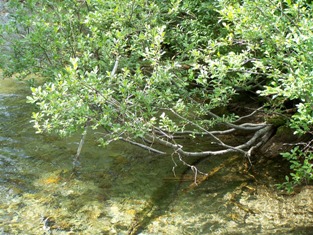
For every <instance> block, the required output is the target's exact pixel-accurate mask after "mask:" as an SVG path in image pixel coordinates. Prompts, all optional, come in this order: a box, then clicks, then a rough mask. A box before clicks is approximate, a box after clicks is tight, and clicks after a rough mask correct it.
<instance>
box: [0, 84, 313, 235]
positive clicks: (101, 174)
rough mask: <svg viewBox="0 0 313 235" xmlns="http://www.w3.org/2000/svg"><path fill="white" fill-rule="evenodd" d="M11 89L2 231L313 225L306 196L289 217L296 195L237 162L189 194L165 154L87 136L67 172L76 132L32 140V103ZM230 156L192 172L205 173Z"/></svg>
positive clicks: (2, 161) (1, 136) (6, 93)
mask: <svg viewBox="0 0 313 235" xmlns="http://www.w3.org/2000/svg"><path fill="white" fill-rule="evenodd" d="M3 84H4V83H3ZM12 84H13V83H12V82H7V84H5V85H6V87H7V89H4V86H2V88H1V89H0V93H1V94H0V111H1V112H0V146H1V147H0V234H242V233H248V234H251V233H259V234H273V233H276V234H286V233H287V232H288V233H289V234H290V233H291V234H292V233H293V232H294V233H295V234H307V233H306V232H307V231H309V230H308V229H310V228H307V227H308V226H312V220H313V219H312V213H311V214H310V213H306V212H307V211H310V210H311V212H312V211H313V210H312V209H313V208H312V205H313V203H312V198H311V196H308V197H306V196H307V194H308V195H310V192H311V191H308V192H307V194H306V191H303V192H302V195H301V194H300V196H299V197H298V198H297V200H298V201H297V205H299V204H300V205H301V206H302V207H301V208H302V209H301V208H300V210H301V211H302V212H303V213H302V214H301V213H298V214H296V213H294V214H293V215H290V213H288V210H289V209H290V207H288V205H289V204H290V205H292V209H293V212H295V211H298V210H299V208H298V207H297V206H295V205H294V204H292V201H293V200H295V198H292V197H288V198H285V197H283V196H279V195H277V194H275V193H273V192H272V191H271V190H270V189H269V188H267V187H265V186H258V185H257V184H256V183H255V181H254V179H253V178H251V177H249V176H248V175H247V174H244V173H240V172H241V170H240V169H241V166H240V165H242V162H243V161H242V158H239V159H240V160H237V161H236V162H235V163H232V164H230V165H229V166H228V167H227V168H225V169H224V168H222V169H221V170H220V171H219V172H218V173H216V174H215V175H213V176H212V177H210V178H209V179H208V180H207V181H204V182H203V183H202V184H201V185H199V187H196V188H194V189H190V188H189V185H190V184H192V182H193V175H192V172H189V171H188V170H186V168H185V167H184V166H179V167H178V168H177V171H176V173H177V176H178V177H177V178H175V177H174V175H173V173H172V167H173V163H172V161H171V159H170V157H169V156H158V155H152V154H149V153H147V152H145V151H142V150H140V149H138V148H136V147H134V146H129V145H125V143H116V144H113V145H111V146H109V147H108V148H106V149H102V148H99V147H98V146H97V143H95V141H94V138H93V136H89V139H87V141H86V144H85V146H84V148H83V152H82V159H81V168H80V170H79V172H78V174H75V175H74V174H73V172H72V156H73V155H74V154H75V151H76V148H77V145H78V141H79V138H80V136H79V135H78V136H77V137H72V138H68V139H65V140H64V139H59V138H57V137H55V136H43V135H35V134H34V130H33V129H32V127H31V124H30V123H29V117H30V116H31V111H32V107H31V106H30V105H27V104H25V98H24V96H25V92H19V91H17V90H14V86H11V85H12ZM13 85H14V84H13ZM12 87H13V88H12ZM227 158H229V156H224V157H212V158H209V159H207V160H205V161H202V162H201V163H200V164H199V167H200V168H201V169H202V170H206V171H208V172H209V171H210V169H213V168H214V167H216V166H218V165H219V164H221V163H223V162H224V161H225V159H227ZM186 189H187V190H186ZM308 190H309V189H308ZM288 200H289V201H288ZM273 205H275V206H274V207H273ZM266 207H267V208H266ZM304 207H306V209H303V208H304ZM304 217H305V218H304ZM308 220H310V221H311V223H310V222H308ZM304 221H306V222H304Z"/></svg>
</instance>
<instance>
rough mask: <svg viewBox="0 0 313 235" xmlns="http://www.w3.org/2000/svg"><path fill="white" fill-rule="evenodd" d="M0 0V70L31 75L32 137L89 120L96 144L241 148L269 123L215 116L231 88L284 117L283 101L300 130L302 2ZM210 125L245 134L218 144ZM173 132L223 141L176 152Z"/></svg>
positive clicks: (308, 63) (306, 126)
mask: <svg viewBox="0 0 313 235" xmlns="http://www.w3.org/2000/svg"><path fill="white" fill-rule="evenodd" d="M8 4H9V7H10V8H9V9H10V13H11V14H10V15H9V23H8V24H6V25H3V27H2V29H1V30H2V35H3V37H2V40H3V42H2V50H3V51H4V52H5V53H2V54H1V55H0V66H1V68H2V69H3V71H4V73H5V75H7V76H10V75H13V74H18V75H19V76H20V77H23V76H24V77H27V76H28V75H31V76H33V75H37V76H39V77H41V78H43V82H42V83H40V84H37V82H36V81H35V80H29V81H30V82H32V86H33V88H32V95H31V96H30V97H28V101H29V102H30V103H33V104H35V105H36V106H37V111H36V112H34V114H33V122H34V127H35V128H36V129H37V131H38V132H39V133H41V132H57V133H59V134H61V135H69V134H71V133H73V132H76V131H78V130H82V129H84V130H85V131H86V130H87V129H88V127H90V128H92V129H97V130H99V131H101V132H102V133H103V135H102V137H101V138H100V141H101V142H102V143H103V144H108V143H110V142H111V141H114V140H124V141H128V142H130V143H133V144H137V145H138V146H141V147H144V148H147V149H149V150H151V151H154V152H159V153H161V152H163V151H164V149H162V148H161V149H159V148H158V146H155V145H153V143H158V144H161V145H164V146H167V147H169V148H170V149H172V151H174V152H175V153H177V154H178V155H179V156H207V155H211V154H220V153H224V152H229V151H237V152H241V153H244V154H245V155H248V156H250V154H251V151H252V150H253V148H254V147H257V146H258V143H259V142H260V143H261V142H262V141H263V140H265V139H266V138H263V137H266V135H267V134H268V133H269V131H270V129H271V126H270V125H268V124H266V123H242V122H241V123H242V124H240V125H239V124H235V123H234V121H236V120H237V119H238V118H239V117H238V116H237V115H236V114H234V113H231V112H224V113H221V112H219V116H218V115H216V113H215V111H216V110H217V108H219V109H221V107H226V106H227V105H228V104H229V103H230V102H233V100H234V98H235V97H236V96H238V95H240V94H241V93H243V92H250V93H251V94H254V97H257V96H259V97H260V98H261V99H260V102H262V105H264V107H269V109H268V112H269V114H271V113H275V114H280V115H285V116H286V115H287V114H286V113H284V112H286V107H285V104H286V102H287V101H293V102H294V104H295V106H294V108H295V109H294V110H293V112H292V115H287V117H288V122H287V123H288V124H289V125H290V126H291V127H292V128H294V130H295V132H296V133H298V134H304V133H308V132H310V131H311V128H312V124H313V118H312V114H313V113H312V112H313V111H312V107H313V96H312V94H313V93H312V91H313V73H312V71H313V69H312V67H313V61H312V60H313V59H312V58H313V57H312V53H313V21H312V5H310V4H309V3H308V1H302V0H260V1H246V0H242V1H239V0H215V1H201V0H196V1H193V0H186V1H181V0H171V1H157V0H155V1H146V0H132V1H129V0H127V1H126V0H117V1H110V0H109V1H108V0H82V1H81V0H74V1H73V0H71V1H69V0H64V1H37V0H30V1H23V2H20V1H9V3H8ZM28 78H29V76H28ZM241 120H242V119H241ZM218 123H221V124H223V125H224V126H225V128H226V129H225V128H224V129H223V131H224V133H223V134H225V133H230V132H231V131H233V130H244V131H248V132H253V133H254V134H253V135H252V138H251V139H249V140H247V142H246V143H244V144H241V145H238V146H230V145H228V144H226V143H224V142H223V141H221V139H220V138H218V137H217V136H216V134H217V133H216V132H212V131H211V130H212V127H214V126H215V125H216V124H218ZM227 128H230V129H227ZM209 130H210V131H209ZM180 134H181V135H187V136H188V135H189V136H190V137H191V138H195V137H196V136H204V135H208V136H210V138H211V139H213V141H214V142H215V144H216V143H217V145H219V146H220V147H223V148H222V150H218V151H211V150H210V149H208V150H207V151H201V152H188V151H187V150H185V149H184V147H183V146H182V145H181V144H178V143H177V142H176V140H175V138H174V137H175V135H180ZM208 148H209V146H208ZM191 151H193V150H191ZM293 156H294V154H293ZM308 156H310V154H309V155H306V157H308ZM296 161H302V160H301V159H300V158H296ZM311 171H312V168H310V169H309V170H308V171H307V173H308V174H306V173H305V174H304V175H303V174H302V173H301V174H302V175H299V176H296V175H295V176H296V180H298V181H297V182H301V180H302V178H303V177H305V178H307V177H309V178H310V177H312V176H311V174H312V173H311ZM299 174H300V173H299ZM297 177H298V178H299V179H298V178H297Z"/></svg>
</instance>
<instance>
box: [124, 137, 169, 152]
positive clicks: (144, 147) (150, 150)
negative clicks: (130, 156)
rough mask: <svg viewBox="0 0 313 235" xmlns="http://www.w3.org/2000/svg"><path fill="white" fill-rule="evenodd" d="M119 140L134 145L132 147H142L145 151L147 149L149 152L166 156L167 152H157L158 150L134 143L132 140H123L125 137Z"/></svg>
mask: <svg viewBox="0 0 313 235" xmlns="http://www.w3.org/2000/svg"><path fill="white" fill-rule="evenodd" d="M118 139H119V140H122V141H124V142H127V143H130V144H132V145H135V146H138V147H141V148H143V149H146V150H148V151H149V152H153V153H158V154H166V153H165V152H162V151H159V150H157V149H155V148H152V147H149V146H147V145H144V144H140V143H138V142H135V141H132V140H129V139H125V138H123V137H119V138H118Z"/></svg>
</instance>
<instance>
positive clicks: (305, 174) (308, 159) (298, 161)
mask: <svg viewBox="0 0 313 235" xmlns="http://www.w3.org/2000/svg"><path fill="white" fill-rule="evenodd" d="M282 156H283V157H284V158H285V159H287V160H288V161H289V162H290V164H291V165H290V169H291V170H292V173H290V176H291V178H289V176H286V182H284V183H283V184H280V185H278V187H279V188H281V189H286V190H287V191H288V192H292V191H293V187H294V186H296V185H300V184H302V183H303V182H305V183H309V181H311V180H312V179H313V165H312V160H313V153H312V152H310V151H303V150H302V149H300V147H299V146H297V147H295V148H294V149H292V150H291V151H290V152H289V153H283V154H282Z"/></svg>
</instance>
